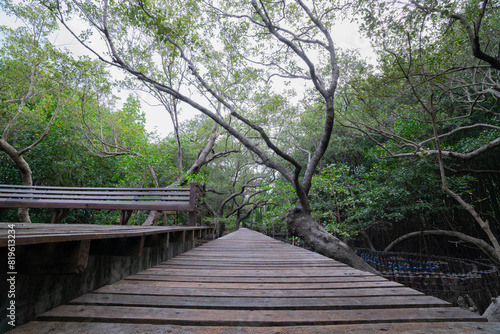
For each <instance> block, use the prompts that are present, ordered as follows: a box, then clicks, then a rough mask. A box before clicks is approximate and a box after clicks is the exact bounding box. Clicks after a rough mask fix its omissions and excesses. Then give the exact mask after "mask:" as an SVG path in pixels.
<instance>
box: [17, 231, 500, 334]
mask: <svg viewBox="0 0 500 334" xmlns="http://www.w3.org/2000/svg"><path fill="white" fill-rule="evenodd" d="M485 321H486V320H485V319H484V318H482V317H480V316H479V315H477V314H474V313H471V312H468V311H466V310H462V309H460V308H457V307H453V306H452V305H450V304H449V303H447V302H444V301H442V300H440V299H437V298H435V297H430V296H425V295H424V294H422V293H420V292H418V291H416V290H413V289H410V288H407V287H404V286H402V285H400V284H398V283H394V282H390V281H388V280H386V279H384V278H382V277H380V276H377V275H373V274H370V273H366V272H361V271H359V270H355V269H353V268H350V267H348V266H346V265H344V264H342V263H339V262H337V261H334V260H332V259H327V258H325V257H323V256H321V255H319V254H316V253H312V252H309V251H307V250H304V249H300V248H297V247H294V246H291V245H287V244H284V243H281V242H279V241H276V240H273V239H271V238H269V237H266V236H264V235H262V234H259V233H257V232H253V231H250V230H246V229H241V230H239V231H237V232H235V233H232V234H229V235H227V236H225V237H223V238H221V239H218V240H214V241H211V242H209V243H207V244H206V245H203V246H201V247H198V248H197V249H195V250H192V251H190V252H187V253H185V254H183V255H180V256H178V257H176V258H174V259H171V260H169V261H167V262H164V263H162V264H161V265H158V266H156V267H153V268H151V269H148V270H145V271H143V272H140V273H138V274H136V275H132V276H129V277H128V278H126V279H124V280H121V281H119V282H116V283H114V284H111V285H108V286H104V287H102V288H100V289H98V290H96V291H95V292H94V293H89V294H86V295H84V296H81V297H79V298H76V299H74V300H73V301H71V302H70V303H69V304H68V305H63V306H60V307H58V308H55V309H53V310H51V311H49V312H46V313H44V314H43V315H41V316H40V317H39V318H38V321H36V322H32V323H29V324H27V325H24V326H22V327H20V328H18V329H16V330H15V331H13V332H12V333H15V334H19V333H33V332H36V333H106V334H113V333H120V334H121V333H150V334H157V333H180V334H185V333H202V334H209V333H219V334H222V333H261V334H263V333H294V334H298V333H370V334H371V333H499V332H500V324H498V323H488V322H485Z"/></svg>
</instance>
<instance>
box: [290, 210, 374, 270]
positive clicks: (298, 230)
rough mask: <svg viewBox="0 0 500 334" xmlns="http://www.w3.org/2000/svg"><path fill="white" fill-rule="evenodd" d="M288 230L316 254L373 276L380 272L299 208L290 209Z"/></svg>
mask: <svg viewBox="0 0 500 334" xmlns="http://www.w3.org/2000/svg"><path fill="white" fill-rule="evenodd" d="M286 223H287V226H288V230H289V231H290V233H291V234H292V235H293V236H298V237H299V238H301V239H302V240H304V242H305V243H307V244H308V245H309V246H310V247H312V248H313V249H314V250H315V251H316V252H318V253H320V254H322V255H324V256H327V257H330V258H332V259H335V260H337V261H340V262H342V263H345V264H347V265H349V266H351V267H353V268H356V269H359V270H362V271H367V272H370V273H373V274H378V272H377V271H376V270H375V269H374V268H372V267H371V266H370V265H369V264H368V263H366V262H365V261H363V259H361V258H360V257H359V256H357V255H356V254H355V253H354V251H353V250H352V249H351V248H350V247H349V246H347V245H346V244H345V243H344V242H342V241H341V240H339V239H338V238H336V237H334V236H333V235H331V234H330V233H328V232H327V231H326V230H325V229H324V228H323V227H321V226H320V225H319V224H318V223H316V222H315V221H314V219H313V217H312V216H311V215H310V214H309V213H306V212H304V211H303V210H301V209H299V208H295V209H290V211H288V213H287V216H286Z"/></svg>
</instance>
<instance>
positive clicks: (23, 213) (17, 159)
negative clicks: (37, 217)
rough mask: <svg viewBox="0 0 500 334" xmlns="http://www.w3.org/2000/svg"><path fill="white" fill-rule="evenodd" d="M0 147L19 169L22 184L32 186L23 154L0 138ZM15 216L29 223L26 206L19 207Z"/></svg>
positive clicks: (29, 172)
mask: <svg viewBox="0 0 500 334" xmlns="http://www.w3.org/2000/svg"><path fill="white" fill-rule="evenodd" d="M0 149H1V150H2V151H4V152H5V153H7V155H8V156H9V157H10V158H11V159H12V161H13V162H14V164H15V165H16V168H17V169H19V172H20V173H21V178H22V181H23V185H24V186H32V185H33V179H32V173H31V168H30V166H29V164H28V163H27V162H26V160H24V158H23V156H22V155H21V154H19V152H18V151H17V150H16V149H15V148H14V147H12V146H11V145H10V144H9V143H8V142H7V141H6V140H4V139H0ZM17 217H18V219H19V221H20V222H26V223H31V219H30V215H29V209H28V208H20V209H19V210H18V211H17Z"/></svg>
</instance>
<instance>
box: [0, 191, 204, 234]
mask: <svg viewBox="0 0 500 334" xmlns="http://www.w3.org/2000/svg"><path fill="white" fill-rule="evenodd" d="M202 196H203V191H202V188H201V186H200V185H199V184H197V183H191V184H190V187H189V188H71V187H45V186H19V185H0V208H42V209H56V210H55V212H54V215H53V216H52V223H59V222H61V220H62V219H63V218H64V216H65V215H66V213H67V212H68V210H69V209H99V210H101V209H108V210H121V214H120V225H126V224H127V222H128V220H129V219H130V216H131V215H132V212H133V211H134V210H148V211H149V210H155V211H176V212H177V211H186V212H188V213H189V219H188V225H191V226H195V225H196V219H197V214H198V212H199V210H200V207H201V205H200V202H201V198H202Z"/></svg>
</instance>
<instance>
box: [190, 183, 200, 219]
mask: <svg viewBox="0 0 500 334" xmlns="http://www.w3.org/2000/svg"><path fill="white" fill-rule="evenodd" d="M197 204H198V183H190V184H189V206H190V207H191V211H189V214H188V216H189V218H188V225H189V226H196V220H197V219H196V218H197V215H196V213H197Z"/></svg>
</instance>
